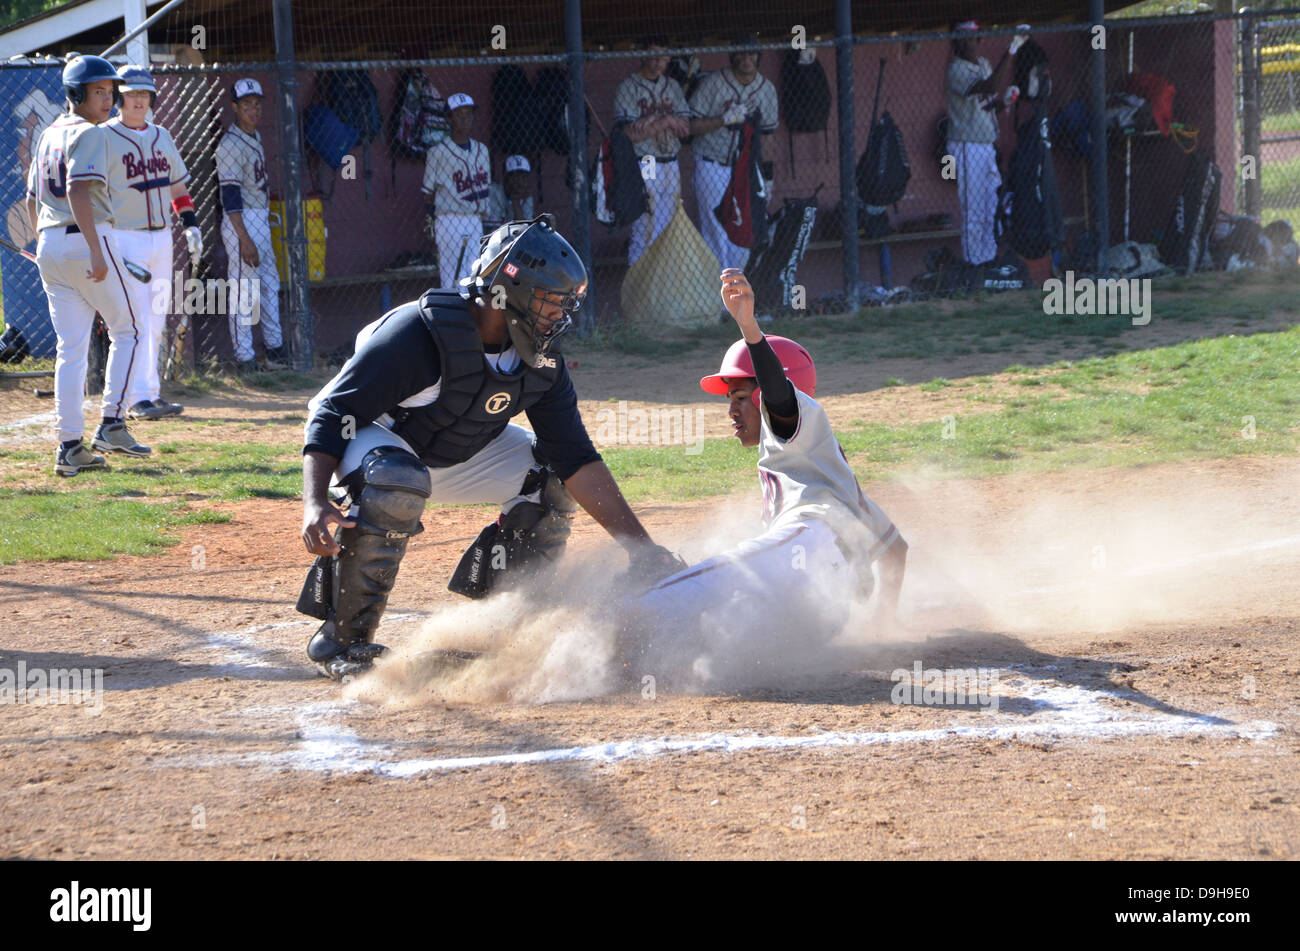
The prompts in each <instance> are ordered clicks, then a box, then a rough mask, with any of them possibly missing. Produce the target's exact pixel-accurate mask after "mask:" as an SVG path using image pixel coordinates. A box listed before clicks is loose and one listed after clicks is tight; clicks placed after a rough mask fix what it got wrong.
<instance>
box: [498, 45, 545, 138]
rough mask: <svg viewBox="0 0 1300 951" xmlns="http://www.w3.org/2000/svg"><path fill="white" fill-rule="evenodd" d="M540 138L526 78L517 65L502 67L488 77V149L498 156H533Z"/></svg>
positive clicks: (529, 84) (539, 124) (536, 117)
mask: <svg viewBox="0 0 1300 951" xmlns="http://www.w3.org/2000/svg"><path fill="white" fill-rule="evenodd" d="M541 139H542V122H541V119H540V118H539V116H538V115H537V110H536V107H535V103H534V96H533V85H532V83H530V82H529V81H528V75H527V74H526V73H525V72H524V70H523V68H522V67H520V66H516V65H514V64H510V65H507V66H502V67H501V68H500V69H498V70H497V71H496V75H494V76H493V77H492V148H493V149H494V150H495V151H497V152H500V153H501V154H502V155H534V154H536V152H537V149H538V148H539V147H540V145H541Z"/></svg>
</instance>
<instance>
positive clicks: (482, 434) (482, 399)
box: [389, 291, 564, 469]
mask: <svg viewBox="0 0 1300 951" xmlns="http://www.w3.org/2000/svg"><path fill="white" fill-rule="evenodd" d="M416 306H418V308H419V312H420V317H421V319H422V320H423V321H424V326H425V328H426V329H427V330H428V331H429V333H430V334H432V335H433V340H434V343H435V344H437V347H438V353H439V355H440V359H441V363H442V365H441V370H442V373H441V376H440V382H441V384H442V388H441V390H439V392H438V398H437V399H436V400H434V401H433V402H432V403H430V404H429V405H428V406H415V407H401V406H395V407H393V408H392V409H391V410H389V414H390V415H391V416H392V417H393V427H392V430H393V432H395V433H396V434H397V435H399V436H401V437H402V438H403V439H405V440H406V441H407V442H408V443H410V445H411V448H412V449H414V450H415V453H416V455H418V456H419V457H420V461H421V462H423V463H424V464H425V465H426V466H429V467H430V468H433V469H443V468H446V467H447V466H454V465H456V464H457V463H461V462H464V461H465V460H467V459H469V458H470V457H471V456H473V455H474V454H475V453H477V452H478V451H479V450H480V449H482V448H483V447H484V446H486V445H487V444H488V443H490V442H491V441H492V440H493V439H496V437H497V436H499V435H501V432H502V431H503V430H504V429H505V428H506V424H507V423H508V422H509V421H510V417H512V416H517V415H518V414H519V413H522V412H523V411H524V410H526V409H528V407H530V406H532V405H533V404H534V403H536V402H537V401H538V400H539V399H541V398H542V396H543V395H545V394H546V391H547V390H549V389H550V388H551V386H552V385H553V384H554V383H555V381H556V379H557V378H558V377H559V375H560V371H561V369H562V367H563V365H564V358H563V357H562V356H560V355H559V354H557V353H550V354H548V355H547V356H546V357H544V358H543V362H544V365H543V366H542V367H540V368H533V367H524V366H521V367H519V369H517V370H516V371H515V372H514V373H500V372H498V371H496V370H494V369H492V367H491V366H489V365H488V362H487V359H486V358H485V357H484V355H483V341H482V340H481V339H480V337H479V335H478V327H477V326H476V325H475V323H474V316H473V314H472V313H471V312H470V309H469V307H468V306H467V305H466V304H465V302H464V301H462V300H461V298H460V296H459V295H458V294H456V293H455V292H446V291H426V292H425V294H424V296H423V297H421V298H420V301H419V303H418V304H417V305H416ZM546 364H549V365H546Z"/></svg>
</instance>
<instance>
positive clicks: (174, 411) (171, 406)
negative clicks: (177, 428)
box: [153, 399, 185, 416]
mask: <svg viewBox="0 0 1300 951" xmlns="http://www.w3.org/2000/svg"><path fill="white" fill-rule="evenodd" d="M153 408H154V409H156V410H158V411H159V412H160V413H162V414H163V415H164V416H179V415H180V414H181V413H183V412H185V407H184V406H182V405H181V404H180V403H168V402H167V401H166V400H164V399H156V400H154V401H153Z"/></svg>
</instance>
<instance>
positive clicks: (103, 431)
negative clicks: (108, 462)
mask: <svg viewBox="0 0 1300 951" xmlns="http://www.w3.org/2000/svg"><path fill="white" fill-rule="evenodd" d="M90 446H91V448H92V449H98V450H99V451H100V452H120V453H124V454H125V455H128V456H147V455H149V454H150V453H151V452H152V451H153V450H151V449H150V448H149V447H148V446H142V445H140V444H139V443H138V442H136V441H135V437H134V436H132V435H131V431H130V430H128V429H127V428H126V423H123V422H121V421H119V422H116V423H108V424H107V425H105V424H103V423H101V424H100V426H99V429H97V430H95V438H94V439H93V440H92V441H91V443H90Z"/></svg>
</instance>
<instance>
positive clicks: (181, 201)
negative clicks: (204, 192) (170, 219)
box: [172, 192, 194, 218]
mask: <svg viewBox="0 0 1300 951" xmlns="http://www.w3.org/2000/svg"><path fill="white" fill-rule="evenodd" d="M193 210H194V199H193V198H191V197H190V193H189V192H186V193H185V194H184V195H181V197H180V198H173V199H172V211H174V212H176V217H177V218H179V217H180V216H181V213H182V212H186V211H193Z"/></svg>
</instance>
